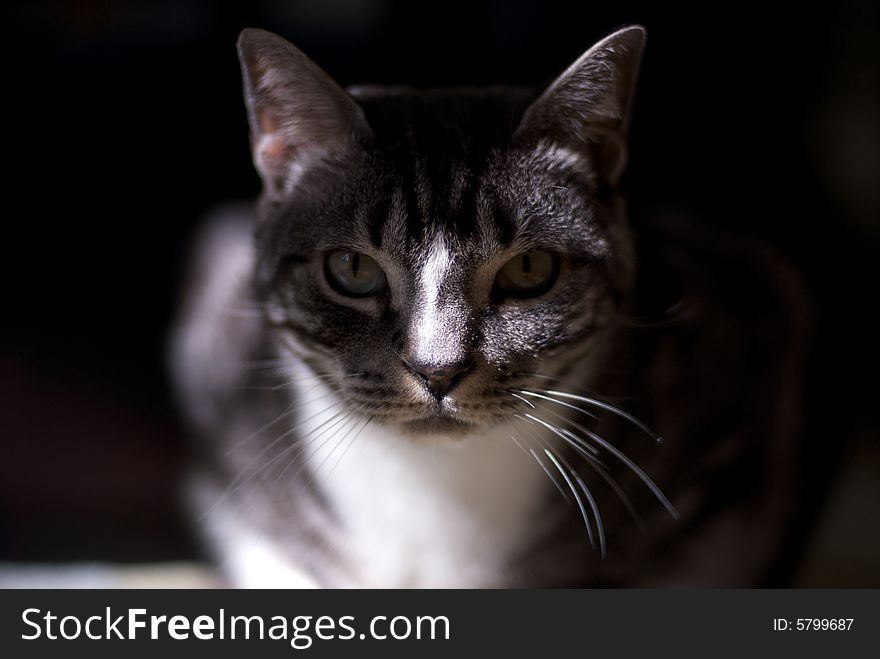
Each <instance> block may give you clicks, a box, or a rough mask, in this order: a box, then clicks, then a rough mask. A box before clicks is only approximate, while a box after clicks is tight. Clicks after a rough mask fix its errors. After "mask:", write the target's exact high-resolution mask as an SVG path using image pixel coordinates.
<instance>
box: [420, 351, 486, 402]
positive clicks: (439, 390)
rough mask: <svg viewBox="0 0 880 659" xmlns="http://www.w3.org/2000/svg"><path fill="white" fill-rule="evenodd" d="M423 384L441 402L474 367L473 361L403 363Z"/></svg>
mask: <svg viewBox="0 0 880 659" xmlns="http://www.w3.org/2000/svg"><path fill="white" fill-rule="evenodd" d="M403 363H404V364H406V366H407V367H409V369H410V370H412V371H413V373H415V374H416V375H418V376H419V377H420V378H422V380H423V381H424V382H425V386H426V387H427V388H428V391H429V392H431V395H432V396H433V397H434V398H436V399H437V401H438V402H439V401H441V400H443V399H444V398H445V397H446V395H447V394H448V393H449V392H450V391H452V389H453V388H454V387H455V385H457V384H458V383H459V382H461V380H462V378H463V377H464V376H465V375H466V374H467V372H468V371H470V370H471V368H472V367H473V365H474V361H473V359H466V360H462V361H458V362H455V363H450V364H423V363H420V362H417V361H407V360H405V361H404V362H403Z"/></svg>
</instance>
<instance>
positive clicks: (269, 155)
mask: <svg viewBox="0 0 880 659" xmlns="http://www.w3.org/2000/svg"><path fill="white" fill-rule="evenodd" d="M295 153H296V147H295V146H294V145H293V144H291V143H290V142H288V141H286V140H284V139H282V138H281V137H278V136H277V135H272V134H266V135H263V136H262V137H260V139H259V143H258V144H257V154H258V162H259V164H260V166H262V167H263V168H264V169H265V171H266V172H267V173H268V172H271V173H273V174H276V175H277V174H281V173H283V172H284V171H286V169H287V166H288V165H289V164H290V162H291V161H292V160H293V157H294V154H295Z"/></svg>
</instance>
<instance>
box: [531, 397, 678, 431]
mask: <svg viewBox="0 0 880 659" xmlns="http://www.w3.org/2000/svg"><path fill="white" fill-rule="evenodd" d="M543 392H544V393H546V394H550V395H551V396H560V397H562V398H568V399H570V400H579V401H581V402H582V403H586V404H587V405H593V406H594V407H598V408H600V409H603V410H606V411H608V412H611V413H612V414H616V415H617V416H619V417H621V418H623V419H626V420H627V421H629V422H630V423H632V424H633V425H634V426H636V427H637V428H638V429H639V430H641V431H642V432H644V433H645V434H646V435H648V436H649V437H650V438H651V439H653V440H654V441H656V442H657V443H662V442H663V438H662V437H661V436H660V435H658V434H657V433H656V432H654V431H653V430H651V429H650V428H649V427H648V426H646V425H645V424H644V423H642V422H641V421H639V420H638V419H637V418H636V417H634V416H633V415H632V414H629V413H627V412H624V411H623V410H622V409H620V408H619V407H615V406H614V405H611V404H610V403H605V402H603V401H601V400H597V399H596V398H589V397H587V396H579V395H578V394H570V393H567V392H565V391H554V390H552V389H544V390H543ZM557 402H560V401H557Z"/></svg>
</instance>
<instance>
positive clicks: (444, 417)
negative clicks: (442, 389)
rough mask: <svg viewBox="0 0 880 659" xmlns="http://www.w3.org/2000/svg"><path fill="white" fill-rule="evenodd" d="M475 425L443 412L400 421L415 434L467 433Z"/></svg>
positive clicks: (402, 425) (404, 427)
mask: <svg viewBox="0 0 880 659" xmlns="http://www.w3.org/2000/svg"><path fill="white" fill-rule="evenodd" d="M475 425H476V424H474V423H472V422H470V421H465V420H463V419H460V418H458V417H454V416H452V415H450V414H443V413H441V414H432V415H430V416H424V417H417V418H415V419H407V420H405V421H401V422H400V426H401V427H402V428H403V429H404V430H405V431H407V432H408V433H411V434H413V435H466V434H468V433H469V432H471V431H472V430H473V429H474V428H475Z"/></svg>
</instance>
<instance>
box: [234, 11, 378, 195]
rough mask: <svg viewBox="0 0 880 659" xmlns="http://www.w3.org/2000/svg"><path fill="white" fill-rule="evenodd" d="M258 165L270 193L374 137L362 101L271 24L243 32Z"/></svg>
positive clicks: (244, 65) (247, 99)
mask: <svg viewBox="0 0 880 659" xmlns="http://www.w3.org/2000/svg"><path fill="white" fill-rule="evenodd" d="M238 58H239V61H240V62H241V71H242V77H243V81H244V97H245V103H246V105H247V110H248V119H249V121H250V129H251V148H252V151H253V158H254V165H255V166H256V168H257V171H258V172H259V174H260V177H261V178H262V179H263V185H264V186H265V190H266V192H267V193H268V194H269V195H270V196H274V197H283V196H284V195H285V194H287V193H289V192H290V190H291V189H292V187H293V185H294V184H295V182H296V179H297V178H298V176H299V174H301V173H302V171H303V170H304V169H305V167H307V166H308V164H309V163H310V162H313V161H314V160H315V159H318V158H321V157H323V156H326V155H328V154H331V153H336V152H339V151H342V150H345V149H346V148H349V147H351V146H352V145H353V144H355V143H357V142H362V141H364V140H366V139H368V138H369V136H370V135H371V131H370V128H369V126H368V125H367V121H366V119H365V118H364V113H363V111H362V110H361V108H360V106H359V105H358V104H357V103H356V102H355V101H354V99H352V98H351V97H350V96H349V95H348V94H347V93H346V92H345V91H343V90H342V88H341V87H339V85H337V84H336V83H335V82H334V81H333V80H332V79H331V78H330V76H328V75H327V74H326V73H324V71H322V70H321V69H320V68H319V67H318V66H317V65H316V64H315V63H314V62H312V61H311V60H310V59H309V58H308V57H306V56H305V55H304V54H303V53H302V52H301V51H300V50H299V49H297V48H296V47H294V46H293V45H292V44H290V43H288V42H287V41H285V40H284V39H282V38H281V37H279V36H278V35H276V34H272V33H271V32H266V31H265V30H258V29H254V28H248V29H246V30H244V31H242V33H241V35H240V36H239V38H238Z"/></svg>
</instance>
